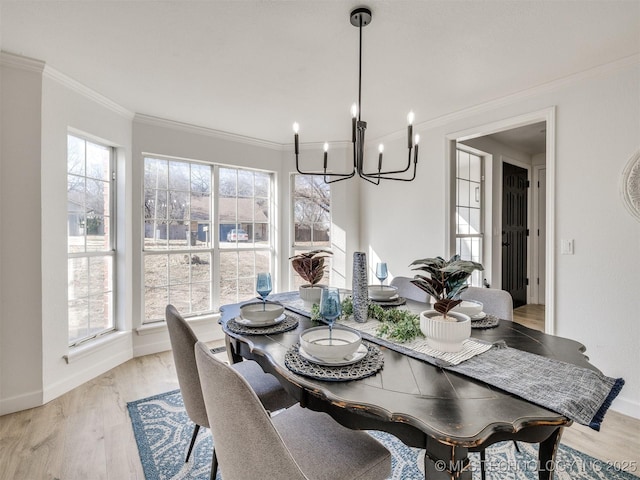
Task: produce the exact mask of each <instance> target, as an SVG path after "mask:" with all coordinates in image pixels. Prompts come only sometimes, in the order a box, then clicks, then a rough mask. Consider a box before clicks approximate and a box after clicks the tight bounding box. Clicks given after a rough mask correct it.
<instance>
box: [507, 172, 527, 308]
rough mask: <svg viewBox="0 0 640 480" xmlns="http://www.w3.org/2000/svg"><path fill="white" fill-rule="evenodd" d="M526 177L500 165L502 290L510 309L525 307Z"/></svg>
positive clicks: (522, 173) (525, 173) (524, 173)
mask: <svg viewBox="0 0 640 480" xmlns="http://www.w3.org/2000/svg"><path fill="white" fill-rule="evenodd" d="M528 186H529V181H528V173H527V170H526V169H524V168H520V167H516V166H515V165H511V164H510V163H503V164H502V289H503V290H506V291H507V292H509V293H510V294H511V296H512V297H513V306H514V308H515V307H520V306H522V305H526V303H527V235H528V233H529V232H528V230H527V189H528Z"/></svg>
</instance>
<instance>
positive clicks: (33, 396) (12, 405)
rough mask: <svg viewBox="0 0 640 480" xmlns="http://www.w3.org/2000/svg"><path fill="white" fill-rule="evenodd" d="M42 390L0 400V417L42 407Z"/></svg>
mask: <svg viewBox="0 0 640 480" xmlns="http://www.w3.org/2000/svg"><path fill="white" fill-rule="evenodd" d="M42 397H43V393H42V390H36V391H34V392H29V393H24V394H22V395H16V396H15V397H9V398H3V399H0V416H1V415H7V414H9V413H14V412H19V411H21V410H27V409H28V408H35V407H39V406H40V405H42Z"/></svg>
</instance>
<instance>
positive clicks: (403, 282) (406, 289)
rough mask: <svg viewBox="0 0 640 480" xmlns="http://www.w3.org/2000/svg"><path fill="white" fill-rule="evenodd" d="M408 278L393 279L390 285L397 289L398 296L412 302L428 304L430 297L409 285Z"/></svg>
mask: <svg viewBox="0 0 640 480" xmlns="http://www.w3.org/2000/svg"><path fill="white" fill-rule="evenodd" d="M411 280H412V279H411V278H409V277H393V279H392V280H391V283H390V285H392V286H394V287H397V288H398V295H400V296H401V297H404V298H406V299H408V300H414V301H416V302H422V303H429V302H430V301H431V296H430V295H429V294H428V293H427V292H425V291H424V290H422V289H420V288H418V287H416V286H415V285H414V284H413V283H411Z"/></svg>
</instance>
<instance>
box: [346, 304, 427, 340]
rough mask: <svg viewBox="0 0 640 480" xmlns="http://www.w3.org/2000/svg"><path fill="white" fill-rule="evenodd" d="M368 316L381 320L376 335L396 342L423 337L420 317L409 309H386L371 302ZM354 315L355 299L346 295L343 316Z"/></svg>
mask: <svg viewBox="0 0 640 480" xmlns="http://www.w3.org/2000/svg"><path fill="white" fill-rule="evenodd" d="M367 314H368V317H369V318H372V319H374V320H378V321H379V322H380V326H378V328H377V330H376V335H378V336H380V337H386V338H389V339H391V340H395V341H396V342H400V343H404V342H408V341H411V340H413V339H414V338H416V337H423V336H424V335H423V334H422V331H421V330H420V317H419V316H418V315H416V314H414V313H411V312H410V311H408V310H399V309H394V308H391V309H385V308H382V307H381V306H380V305H376V304H374V303H370V304H369V310H368V312H367ZM351 315H353V301H352V300H351V297H346V298H345V299H344V300H343V301H342V317H341V318H348V317H349V316H351Z"/></svg>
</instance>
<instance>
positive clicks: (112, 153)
mask: <svg viewBox="0 0 640 480" xmlns="http://www.w3.org/2000/svg"><path fill="white" fill-rule="evenodd" d="M70 137H73V138H76V139H78V140H81V141H82V142H83V143H84V152H85V154H84V164H85V165H84V174H83V175H78V174H76V173H71V172H70V171H69V147H68V142H69V139H70ZM87 143H91V144H93V145H96V146H98V147H101V148H104V149H106V150H107V151H108V152H109V166H108V171H109V179H108V181H106V182H105V183H106V184H107V185H108V188H109V204H108V208H109V215H108V217H109V235H108V243H109V245H108V248H107V249H105V250H99V251H91V250H87V248H86V245H87V240H86V237H87V231H86V211H85V224H84V225H85V231H84V233H83V236H84V239H85V240H84V251H82V252H71V251H70V245H69V176H71V175H73V176H77V177H81V178H83V179H84V181H85V182H86V181H87V179H90V180H99V179H96V178H94V177H90V176H88V175H87V170H86V164H87V155H86V152H87ZM66 163H67V167H66V176H67V219H66V223H67V336H68V346H69V347H77V346H79V345H81V344H85V343H87V342H90V341H92V340H95V339H97V338H99V337H102V336H103V335H106V334H109V333H112V332H115V331H117V329H118V328H117V322H116V316H115V308H116V305H117V298H116V297H117V271H116V269H117V258H116V254H117V238H118V236H117V223H118V222H117V188H116V178H117V172H116V148H115V147H114V146H113V145H109V144H108V143H106V142H103V141H99V140H96V139H94V138H91V137H90V136H88V135H84V134H81V133H78V132H75V131H67V162H66ZM85 191H86V187H85ZM85 206H86V205H85ZM105 216H107V215H106V214H103V217H105ZM77 258H86V259H87V269H88V268H89V262H90V259H92V258H109V259H110V262H111V268H110V275H109V279H108V280H109V286H110V289H109V290H107V292H110V293H111V296H110V301H109V318H108V320H109V324H110V326H109V327H107V328H104V329H102V330H100V331H97V332H95V333H93V334H90V335H86V336H83V337H79V338H76V339H74V340H73V341H71V339H70V338H69V335H70V333H71V332H70V329H69V325H70V317H71V315H70V314H71V311H70V310H71V307H70V303H71V301H72V299H71V298H70V296H69V295H70V290H69V287H68V285H69V281H70V278H71V276H70V273H71V272H70V268H69V264H70V260H72V259H77ZM88 272H89V270H88ZM89 284H90V275H89V274H88V275H87V300H88V301H89V299H90V297H91V295H90V294H89V288H88V286H89ZM74 300H77V299H74ZM88 313H90V309H89V312H88ZM90 325H91V321H90V317H88V324H87V326H88V327H89V326H90Z"/></svg>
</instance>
